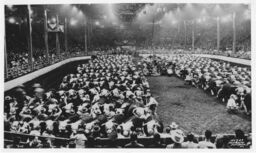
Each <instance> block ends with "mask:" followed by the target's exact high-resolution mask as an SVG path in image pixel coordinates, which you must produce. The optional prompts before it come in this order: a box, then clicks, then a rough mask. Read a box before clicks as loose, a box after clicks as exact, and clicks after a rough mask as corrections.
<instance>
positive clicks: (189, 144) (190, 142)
mask: <svg viewBox="0 0 256 153" xmlns="http://www.w3.org/2000/svg"><path fill="white" fill-rule="evenodd" d="M187 139H188V141H186V142H183V143H182V144H181V146H182V148H188V149H195V148H198V144H197V143H195V142H194V135H193V134H192V133H189V134H188V135H187Z"/></svg>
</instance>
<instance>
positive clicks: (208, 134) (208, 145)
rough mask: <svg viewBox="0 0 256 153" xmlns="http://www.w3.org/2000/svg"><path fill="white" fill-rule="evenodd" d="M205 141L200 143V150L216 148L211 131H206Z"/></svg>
mask: <svg viewBox="0 0 256 153" xmlns="http://www.w3.org/2000/svg"><path fill="white" fill-rule="evenodd" d="M204 136H205V140H204V141H200V142H199V143H198V146H199V148H203V149H214V148H216V146H215V144H214V143H212V142H211V137H212V132H211V131H210V130H206V131H205V133H204Z"/></svg>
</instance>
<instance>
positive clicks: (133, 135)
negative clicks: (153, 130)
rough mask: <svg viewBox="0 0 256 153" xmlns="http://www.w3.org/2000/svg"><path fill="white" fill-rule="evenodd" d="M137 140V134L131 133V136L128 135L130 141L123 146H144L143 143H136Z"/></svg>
mask: <svg viewBox="0 0 256 153" xmlns="http://www.w3.org/2000/svg"><path fill="white" fill-rule="evenodd" d="M137 140H138V137H137V134H135V133H132V134H131V136H130V141H131V142H130V143H128V144H126V145H125V146H124V148H144V145H143V144H140V143H138V142H137Z"/></svg>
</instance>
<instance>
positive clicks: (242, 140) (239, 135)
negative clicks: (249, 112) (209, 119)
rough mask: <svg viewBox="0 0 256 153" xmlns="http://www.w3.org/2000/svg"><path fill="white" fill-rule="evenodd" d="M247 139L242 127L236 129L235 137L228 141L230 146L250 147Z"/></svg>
mask: <svg viewBox="0 0 256 153" xmlns="http://www.w3.org/2000/svg"><path fill="white" fill-rule="evenodd" d="M247 143H248V142H247V139H246V137H245V136H244V132H243V131H242V130H240V129H237V130H235V138H233V139H231V140H230V141H229V142H228V147H229V148H248V146H247Z"/></svg>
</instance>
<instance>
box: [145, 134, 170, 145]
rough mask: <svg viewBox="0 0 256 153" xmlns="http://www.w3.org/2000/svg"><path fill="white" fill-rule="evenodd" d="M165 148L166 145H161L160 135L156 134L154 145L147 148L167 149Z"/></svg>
mask: <svg viewBox="0 0 256 153" xmlns="http://www.w3.org/2000/svg"><path fill="white" fill-rule="evenodd" d="M165 147H166V145H164V144H162V143H161V137H160V135H159V134H158V133H157V134H154V138H153V143H152V144H151V145H148V146H147V148H165Z"/></svg>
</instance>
